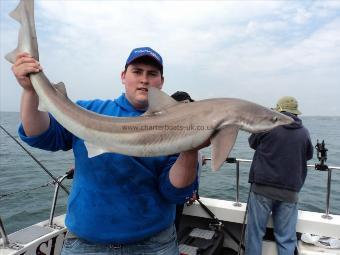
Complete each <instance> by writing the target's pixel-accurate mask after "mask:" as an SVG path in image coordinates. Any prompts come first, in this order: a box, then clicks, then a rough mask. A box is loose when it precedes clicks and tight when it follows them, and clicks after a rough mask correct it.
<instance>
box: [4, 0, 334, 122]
mask: <svg viewBox="0 0 340 255" xmlns="http://www.w3.org/2000/svg"><path fill="white" fill-rule="evenodd" d="M17 3H18V1H16V0H0V4H1V6H0V16H1V39H0V40H1V58H0V66H1V74H0V75H1V76H0V79H1V88H0V92H1V97H0V100H1V101H0V110H1V111H18V110H19V102H20V94H21V88H20V87H19V85H18V84H17V83H16V81H15V78H14V76H13V75H12V73H11V69H10V64H9V63H7V62H6V61H5V60H4V58H3V56H4V55H5V54H6V53H7V52H9V51H11V50H13V49H14V48H15V47H16V45H17V34H18V28H19V26H18V23H17V22H16V21H15V20H13V19H11V18H10V17H9V16H8V13H9V12H10V11H11V10H13V9H14V8H15V7H16V5H17ZM35 19H36V29H37V37H38V44H39V52H40V63H41V64H42V66H43V67H44V72H45V74H46V75H47V77H48V78H49V79H50V80H51V81H53V82H59V81H63V82H64V83H65V84H66V88H67V91H68V95H69V97H70V98H71V99H72V100H74V101H75V100H77V99H92V98H102V99H108V98H111V99H113V98H116V97H118V96H119V95H120V94H121V93H122V92H123V91H124V87H123V86H122V85H121V81H120V73H121V71H122V69H123V67H124V64H125V61H126V58H127V56H128V55H129V53H130V51H131V49H132V48H135V47H141V46H150V47H152V48H154V49H155V50H157V51H158V52H159V53H160V54H161V55H162V57H163V60H164V65H165V70H164V75H165V86H164V91H165V92H167V93H169V94H171V93H173V92H175V91H177V90H185V91H187V92H189V93H190V94H191V95H192V97H193V98H195V99H205V98H214V97H238V98H243V99H247V100H250V101H253V102H256V103H260V104H262V105H264V106H268V107H271V106H274V105H275V104H276V101H277V100H278V99H279V98H280V97H281V96H285V95H291V96H294V97H296V98H297V99H298V101H299V103H300V109H301V111H302V112H303V113H304V114H305V115H338V116H340V1H89V0H86V1H85V0H83V1H75V0H71V1H54V0H45V1H36V5H35Z"/></svg>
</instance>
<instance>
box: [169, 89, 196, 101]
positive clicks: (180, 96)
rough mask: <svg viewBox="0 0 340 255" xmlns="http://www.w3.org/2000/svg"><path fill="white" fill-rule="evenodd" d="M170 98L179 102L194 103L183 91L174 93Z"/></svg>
mask: <svg viewBox="0 0 340 255" xmlns="http://www.w3.org/2000/svg"><path fill="white" fill-rule="evenodd" d="M171 97H172V98H173V99H175V100H176V101H179V102H181V101H184V100H188V101H189V102H194V100H193V99H192V98H191V97H190V95H189V94H188V93H187V92H185V91H176V92H175V93H173V94H172V95H171Z"/></svg>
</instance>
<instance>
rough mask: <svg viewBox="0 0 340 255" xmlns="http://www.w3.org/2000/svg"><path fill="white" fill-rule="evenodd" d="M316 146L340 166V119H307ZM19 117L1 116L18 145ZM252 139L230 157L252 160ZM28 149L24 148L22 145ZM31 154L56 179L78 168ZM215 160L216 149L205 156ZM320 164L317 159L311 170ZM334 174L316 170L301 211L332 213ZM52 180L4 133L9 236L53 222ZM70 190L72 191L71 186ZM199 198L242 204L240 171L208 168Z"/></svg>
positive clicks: (62, 196)
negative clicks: (238, 187) (233, 201)
mask: <svg viewBox="0 0 340 255" xmlns="http://www.w3.org/2000/svg"><path fill="white" fill-rule="evenodd" d="M301 118H302V120H303V123H304V125H305V126H306V127H307V128H308V129H309V131H310V135H311V139H312V142H313V144H314V145H315V144H316V142H317V140H319V141H320V142H321V141H322V140H324V141H325V146H326V148H327V149H328V151H327V161H326V164H327V165H328V166H337V167H339V166H340V129H339V127H340V116H333V117H332V116H327V117H325V116H322V117H320V116H318V117H315V116H302V117H301ZM19 122H20V120H19V113H16V112H0V124H1V126H2V127H4V128H5V129H6V130H7V131H8V132H9V133H10V134H12V135H13V136H14V137H15V138H16V139H19V138H18V134H17V129H18V126H19ZM248 137H249V134H248V133H246V132H243V131H241V132H240V133H239V135H238V138H237V141H236V144H235V146H234V148H233V150H232V151H231V154H230V157H235V158H238V159H252V156H253V153H254V151H253V150H252V149H250V148H249V145H248ZM22 144H23V143H22ZM23 145H24V146H25V148H26V149H27V150H28V151H29V152H30V153H31V154H32V155H34V157H35V158H36V159H38V160H39V162H40V163H41V164H43V165H44V166H45V167H46V168H47V169H48V170H49V171H50V172H51V173H52V174H53V175H54V176H56V177H57V176H61V175H63V174H64V173H65V172H66V171H67V170H68V169H69V168H70V167H72V166H73V160H74V158H73V153H72V151H67V152H65V151H60V152H46V151H42V150H39V149H34V148H31V147H29V146H27V145H26V144H23ZM202 153H203V154H204V155H205V156H206V157H210V149H209V148H206V149H204V150H202ZM315 163H318V158H317V153H316V151H314V157H313V159H312V160H310V161H309V162H308V164H315ZM249 168H250V164H249V163H241V164H240V182H239V185H240V194H239V201H241V202H246V201H247V197H248V192H249V184H248V173H249ZM331 176H332V181H331V195H330V213H331V214H340V170H333V171H332V172H331ZM327 177H328V172H321V171H317V170H315V169H313V168H310V169H309V171H308V175H307V178H306V182H305V185H304V186H303V188H302V190H301V192H300V197H299V209H301V210H309V211H315V212H325V211H326V201H327ZM51 181H52V179H51V178H50V177H49V176H48V175H47V174H46V173H45V172H44V171H43V169H42V168H41V167H40V166H39V165H38V164H37V163H36V162H35V161H33V160H32V158H31V157H30V156H29V155H28V154H27V153H26V152H25V151H24V150H23V149H22V148H20V147H19V145H18V144H17V143H16V142H15V141H14V140H13V139H12V138H10V137H9V136H8V135H7V134H6V133H5V132H4V131H3V130H2V129H0V217H1V219H2V222H3V224H4V226H5V230H6V232H7V233H12V232H14V231H17V230H19V229H22V228H24V227H27V226H30V225H32V224H34V223H37V222H40V221H43V220H46V219H48V218H49V214H50V208H51V205H52V197H53V193H54V186H53V185H52V184H49V183H51ZM64 184H65V186H66V187H68V188H70V186H71V185H72V181H71V180H65V181H64ZM199 194H200V196H202V197H210V198H218V199H227V200H236V166H235V164H229V163H226V164H224V165H223V167H222V168H221V169H220V170H219V171H217V172H213V171H212V170H211V168H210V163H209V162H208V164H207V165H206V166H204V167H203V169H202V172H201V177H200V186H199ZM66 201H67V195H66V193H65V192H64V191H63V190H60V191H59V198H58V201H57V208H56V212H55V214H56V215H59V214H63V213H65V210H66Z"/></svg>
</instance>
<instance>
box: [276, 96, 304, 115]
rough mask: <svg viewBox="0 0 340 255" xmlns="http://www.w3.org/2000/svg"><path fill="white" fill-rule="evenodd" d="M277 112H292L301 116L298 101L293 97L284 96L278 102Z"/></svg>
mask: <svg viewBox="0 0 340 255" xmlns="http://www.w3.org/2000/svg"><path fill="white" fill-rule="evenodd" d="M276 110H277V111H279V112H290V113H293V114H296V115H299V114H301V112H300V111H299V110H298V101H297V100H296V99H295V98H294V97H291V96H284V97H281V98H280V99H279V101H277V104H276Z"/></svg>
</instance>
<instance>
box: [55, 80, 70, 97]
mask: <svg viewBox="0 0 340 255" xmlns="http://www.w3.org/2000/svg"><path fill="white" fill-rule="evenodd" d="M53 87H54V88H55V89H56V90H57V91H58V92H60V93H61V94H63V95H64V96H65V97H67V92H66V87H65V84H64V83H63V82H59V83H57V84H53Z"/></svg>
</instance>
